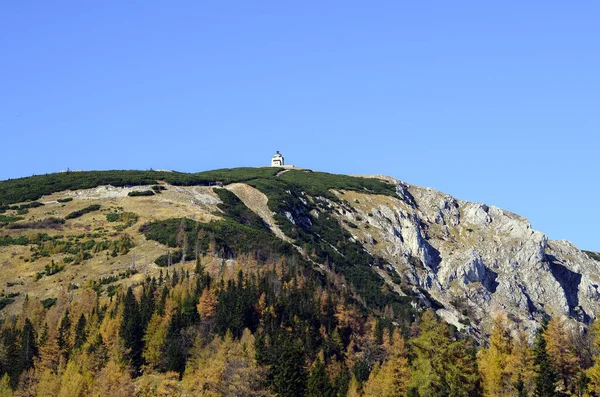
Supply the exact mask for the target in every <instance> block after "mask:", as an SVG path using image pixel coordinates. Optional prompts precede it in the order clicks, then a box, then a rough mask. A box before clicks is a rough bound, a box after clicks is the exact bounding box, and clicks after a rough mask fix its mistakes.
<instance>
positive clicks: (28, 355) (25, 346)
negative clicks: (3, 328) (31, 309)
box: [21, 318, 38, 371]
mask: <svg viewBox="0 0 600 397" xmlns="http://www.w3.org/2000/svg"><path fill="white" fill-rule="evenodd" d="M37 355H38V347H37V343H36V335H35V329H34V328H33V324H31V321H29V318H26V319H25V324H24V325H23V331H22V332H21V360H22V361H21V370H23V371H26V370H28V369H29V368H31V367H33V357H34V356H37Z"/></svg>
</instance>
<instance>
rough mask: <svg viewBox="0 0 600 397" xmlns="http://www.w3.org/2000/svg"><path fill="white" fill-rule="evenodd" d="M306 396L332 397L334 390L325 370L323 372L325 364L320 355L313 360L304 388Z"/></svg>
mask: <svg viewBox="0 0 600 397" xmlns="http://www.w3.org/2000/svg"><path fill="white" fill-rule="evenodd" d="M305 396H306V397H333V396H334V391H333V388H332V387H331V383H330V382H329V377H328V376H327V372H325V364H324V363H323V361H322V360H321V357H317V359H316V360H315V362H314V364H313V367H312V370H311V371H310V375H309V377H308V384H307V388H306V394H305Z"/></svg>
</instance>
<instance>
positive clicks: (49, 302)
mask: <svg viewBox="0 0 600 397" xmlns="http://www.w3.org/2000/svg"><path fill="white" fill-rule="evenodd" d="M57 301H58V299H57V298H46V299H43V300H42V301H41V302H40V303H41V304H42V306H43V307H44V309H46V310H48V309H50V308H51V307H52V306H54V305H56V302H57Z"/></svg>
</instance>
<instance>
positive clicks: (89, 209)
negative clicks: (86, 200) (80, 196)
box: [65, 204, 100, 219]
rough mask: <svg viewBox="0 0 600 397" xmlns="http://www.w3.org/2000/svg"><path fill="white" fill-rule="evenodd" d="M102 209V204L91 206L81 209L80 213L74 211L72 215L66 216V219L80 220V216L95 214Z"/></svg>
mask: <svg viewBox="0 0 600 397" xmlns="http://www.w3.org/2000/svg"><path fill="white" fill-rule="evenodd" d="M99 209H100V204H92V205H90V206H87V207H85V208H83V209H80V210H79V211H73V212H71V213H70V214H68V215H67V216H65V219H75V218H79V217H80V216H83V215H85V214H88V213H90V212H94V211H98V210H99Z"/></svg>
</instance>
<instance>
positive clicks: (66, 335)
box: [57, 308, 71, 359]
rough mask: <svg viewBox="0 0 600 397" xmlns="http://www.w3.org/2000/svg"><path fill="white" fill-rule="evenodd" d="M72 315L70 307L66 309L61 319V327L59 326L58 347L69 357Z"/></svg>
mask: <svg viewBox="0 0 600 397" xmlns="http://www.w3.org/2000/svg"><path fill="white" fill-rule="evenodd" d="M70 334H71V317H70V313H69V309H68V308H67V310H66V311H65V314H64V316H63V318H62V320H61V321H60V327H58V338H57V341H58V348H59V349H60V350H61V352H62V354H63V356H64V357H65V358H67V359H68V358H69V351H70V350H71V341H70Z"/></svg>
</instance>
